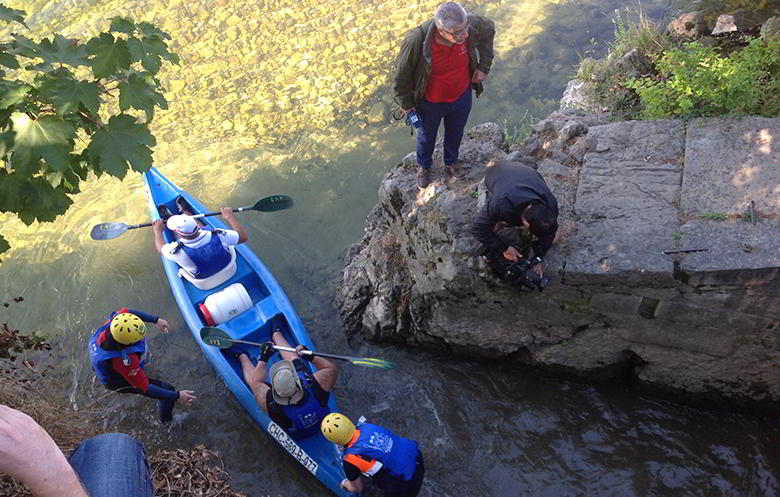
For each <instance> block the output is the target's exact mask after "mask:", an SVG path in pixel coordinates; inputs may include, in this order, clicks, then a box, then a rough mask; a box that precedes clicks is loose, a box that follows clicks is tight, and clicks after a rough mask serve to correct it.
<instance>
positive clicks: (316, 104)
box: [0, 0, 556, 262]
mask: <svg viewBox="0 0 780 497" xmlns="http://www.w3.org/2000/svg"><path fill="white" fill-rule="evenodd" d="M6 3H7V5H8V6H9V7H13V8H17V9H23V10H25V11H26V12H27V23H28V25H29V26H30V31H31V32H28V31H27V30H26V29H24V28H23V27H22V26H20V25H14V26H8V27H6V29H5V30H4V31H3V33H2V34H0V39H8V37H9V36H8V35H9V33H10V32H11V30H13V31H17V32H22V33H23V34H25V35H26V36H29V37H31V38H33V39H40V38H41V37H45V36H50V35H51V34H52V33H55V32H59V33H62V34H64V35H66V36H71V37H78V38H81V39H87V38H89V37H91V36H94V35H95V34H97V33H98V32H100V31H102V30H105V29H107V28H108V25H109V19H110V18H111V17H114V16H126V17H130V18H132V19H133V20H135V21H148V22H152V23H155V24H156V25H158V26H159V27H160V28H161V29H163V30H164V31H166V32H168V33H169V34H170V35H171V37H172V40H171V41H170V46H171V49H172V50H173V51H175V52H176V53H178V54H179V55H180V56H181V65H180V66H173V65H171V64H168V63H165V64H164V65H163V68H162V70H161V71H160V73H159V77H160V80H161V82H162V85H163V87H165V88H166V93H165V97H166V99H167V100H168V104H169V109H168V110H165V111H158V112H156V113H155V118H154V121H153V122H152V124H151V129H152V132H153V133H154V135H155V137H156V138H157V146H156V147H155V148H154V154H155V155H154V158H155V163H156V164H157V165H158V167H160V168H161V169H162V170H163V171H164V172H165V173H166V174H168V175H169V176H170V177H171V179H172V180H174V181H175V182H177V183H178V184H179V185H180V186H182V187H184V188H187V189H191V188H192V187H194V186H196V185H198V184H203V183H204V180H203V178H204V177H208V178H209V180H208V185H209V192H201V191H198V192H196V193H197V195H198V196H199V197H201V198H203V199H204V200H207V202H208V203H209V204H210V205H214V204H215V203H216V204H218V203H222V202H223V201H224V200H225V199H226V198H227V197H228V196H230V193H231V191H232V190H233V188H234V185H238V184H241V183H242V182H244V181H245V180H246V179H247V178H248V177H249V176H250V174H251V173H252V171H254V170H255V169H257V168H258V167H263V168H279V169H281V170H280V174H283V175H292V174H307V168H308V167H309V163H310V161H311V160H312V159H317V161H320V162H321V161H322V160H337V159H338V157H340V156H341V155H343V154H345V153H348V152H350V151H352V150H358V149H360V148H365V147H367V146H369V145H368V144H370V143H372V142H376V141H377V140H378V139H379V138H380V136H381V135H382V133H384V132H385V130H384V128H385V127H386V119H387V117H388V114H389V110H390V108H391V107H392V98H391V97H392V90H391V89H390V84H389V81H390V79H391V77H392V73H393V69H394V62H395V57H396V55H397V52H398V48H399V44H400V42H401V39H402V36H403V34H404V33H405V32H406V31H407V30H409V29H411V28H412V27H414V26H416V25H417V24H419V23H420V22H423V21H425V20H427V19H429V18H431V15H432V13H433V11H434V10H435V7H436V6H437V5H438V4H439V3H440V1H439V0H421V1H419V2H414V3H413V4H411V5H410V3H409V2H405V1H402V0H385V1H374V2H355V1H353V2H343V1H336V0H324V1H323V0H316V1H315V0H303V1H299V0H296V1H292V0H278V1H273V0H268V1H239V0H231V1H229V2H228V1H220V0H216V1H212V2H208V1H206V2H186V1H181V0H167V1H166V0H162V1H159V0H156V1H151V0H139V1H133V2H127V1H126V0H97V1H89V2H84V1H77V0H32V1H31V0H8V1H7V2H6ZM551 3H556V2H549V1H548V2H520V1H518V2H509V3H506V2H502V3H499V2H495V1H480V2H476V3H475V2H471V3H468V4H466V5H467V8H468V9H469V10H471V11H474V12H478V13H482V14H485V15H488V16H489V17H491V18H495V19H496V21H497V23H499V36H497V38H496V49H497V53H496V55H497V59H500V57H501V56H502V54H506V53H509V51H510V50H511V49H512V48H514V47H516V45H517V44H518V43H523V42H524V41H526V40H527V39H528V37H529V36H530V35H531V34H533V33H534V32H535V31H536V30H538V29H539V28H538V27H536V26H537V25H538V22H539V21H540V20H541V19H543V17H544V7H545V6H547V5H549V4H551ZM492 78H493V82H491V84H493V85H494V88H495V85H497V84H499V81H507V80H508V79H509V75H507V74H497V75H492ZM377 103H381V104H382V106H381V107H380V108H379V112H381V113H382V120H381V122H379V123H377V122H376V120H375V119H374V120H373V121H372V118H371V115H370V112H371V109H372V107H373V106H374V105H375V104H377ZM303 140H305V143H302V141H303ZM408 147H409V149H411V148H413V144H412V143H410V144H409V145H408ZM371 148H372V149H373V148H375V147H371ZM248 152H250V153H248ZM397 152H398V155H399V157H393V158H390V160H396V159H399V158H400V155H401V154H402V153H403V151H397ZM250 155H251V157H250ZM390 165H391V163H388V167H389V166H390ZM198 178H200V179H198ZM117 187H118V182H117V181H116V180H113V179H110V178H101V179H100V180H99V181H98V180H94V179H91V180H90V181H89V183H88V185H84V187H83V188H82V191H83V192H84V193H82V194H79V195H75V196H74V202H75V205H74V207H73V208H71V209H70V210H69V211H68V212H67V213H66V215H65V216H64V217H60V218H58V220H57V222H56V223H54V224H49V223H45V224H40V225H39V224H35V225H33V226H31V227H26V226H24V225H23V224H22V223H21V222H19V221H18V220H17V219H15V218H14V217H13V216H8V215H0V222H1V223H2V225H3V229H2V232H3V234H4V236H5V237H6V238H7V239H8V240H9V242H10V243H11V245H12V250H11V252H8V253H6V254H5V257H14V256H16V255H19V254H18V253H17V251H18V250H24V251H27V250H29V248H30V245H29V244H35V243H37V242H36V240H39V241H40V240H42V239H44V238H47V239H48V242H47V249H46V250H43V251H37V252H38V257H37V258H36V260H37V261H39V262H43V261H44V260H45V259H46V258H47V256H46V254H45V253H49V254H51V256H52V257H59V256H60V255H61V254H63V253H68V252H71V251H76V250H79V248H80V245H82V244H83V243H85V242H88V241H89V237H88V232H89V227H90V226H91V225H92V224H94V223H95V222H101V221H114V220H121V221H126V222H142V221H144V220H145V219H146V218H147V214H146V206H145V204H144V203H143V201H142V196H141V193H140V182H139V181H137V180H136V179H134V178H133V176H132V175H130V176H128V178H127V179H126V180H125V184H123V188H122V189H121V193H118V190H117ZM128 192H135V193H129V194H128ZM63 233H66V234H68V235H66V236H63ZM39 248H40V247H39ZM49 249H52V250H49Z"/></svg>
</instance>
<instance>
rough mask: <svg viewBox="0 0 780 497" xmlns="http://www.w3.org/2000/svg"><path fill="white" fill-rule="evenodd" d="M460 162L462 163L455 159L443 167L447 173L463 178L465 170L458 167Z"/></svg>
mask: <svg viewBox="0 0 780 497" xmlns="http://www.w3.org/2000/svg"><path fill="white" fill-rule="evenodd" d="M461 164H462V163H461V162H460V161H457V162H455V163H454V164H445V165H444V168H445V169H446V170H447V174H449V175H450V176H452V177H453V178H456V179H463V178H465V177H466V171H464V170H463V168H461V167H460V165H461Z"/></svg>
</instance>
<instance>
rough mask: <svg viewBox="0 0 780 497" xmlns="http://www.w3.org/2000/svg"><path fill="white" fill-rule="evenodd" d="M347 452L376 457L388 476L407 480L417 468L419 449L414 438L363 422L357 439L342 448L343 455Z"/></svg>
mask: <svg viewBox="0 0 780 497" xmlns="http://www.w3.org/2000/svg"><path fill="white" fill-rule="evenodd" d="M349 454H354V455H356V456H364V457H368V458H370V459H376V460H377V461H379V462H381V463H382V467H383V468H385V469H386V470H387V471H388V473H390V476H393V477H395V478H398V479H401V480H405V481H409V480H411V479H412V476H414V471H415V469H416V468H417V456H418V455H419V454H420V449H419V448H418V447H417V442H415V441H414V440H409V439H408V438H404V437H399V436H398V435H396V434H394V433H393V432H391V431H390V430H388V429H387V428H382V427H381V426H377V425H372V424H370V423H363V424H361V425H360V436H358V439H357V440H356V441H355V443H353V444H352V445H350V446H349V447H347V448H346V449H344V452H343V456H344V457H346V456H347V455H349Z"/></svg>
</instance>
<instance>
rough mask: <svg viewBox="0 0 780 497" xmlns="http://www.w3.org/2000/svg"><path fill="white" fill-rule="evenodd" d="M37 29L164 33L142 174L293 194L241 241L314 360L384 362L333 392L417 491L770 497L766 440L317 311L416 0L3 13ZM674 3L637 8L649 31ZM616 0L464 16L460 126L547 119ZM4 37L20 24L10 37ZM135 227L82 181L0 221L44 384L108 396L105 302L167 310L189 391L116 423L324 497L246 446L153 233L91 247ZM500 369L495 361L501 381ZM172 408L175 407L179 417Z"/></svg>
mask: <svg viewBox="0 0 780 497" xmlns="http://www.w3.org/2000/svg"><path fill="white" fill-rule="evenodd" d="M6 3H7V4H8V5H9V6H12V7H14V8H22V9H25V10H26V11H27V12H28V14H29V19H28V24H29V25H30V26H31V28H32V29H33V30H34V32H35V34H36V35H37V36H43V35H48V34H50V33H51V32H55V31H56V32H63V33H65V34H67V35H72V36H81V37H87V36H91V35H93V34H94V33H96V32H98V31H100V30H101V29H105V27H106V26H107V25H108V21H107V19H109V18H110V17H112V16H115V15H126V16H131V17H133V18H134V19H136V20H144V21H150V22H154V23H156V24H158V25H159V26H160V27H162V29H164V30H166V31H168V32H169V33H170V34H171V35H172V38H173V40H172V43H173V47H174V49H175V50H176V51H177V52H178V53H179V54H180V55H181V57H182V65H181V67H171V66H168V67H165V68H164V69H163V71H162V73H161V76H162V80H163V84H164V86H165V87H166V88H167V89H168V92H167V93H166V98H167V99H168V102H169V106H170V109H169V110H168V111H164V112H158V113H157V114H156V116H155V121H154V123H153V131H154V133H155V135H156V136H157V137H158V146H157V147H156V149H155V160H156V162H157V164H158V166H159V167H160V169H161V170H162V171H163V172H164V173H165V174H167V175H168V176H169V177H171V179H173V180H174V181H176V182H177V183H178V184H179V185H180V186H182V187H184V188H186V189H188V190H190V191H191V192H193V193H194V194H195V195H196V196H198V197H199V198H201V199H202V200H203V201H204V203H206V204H207V205H210V206H212V207H217V206H218V205H222V204H231V205H249V204H252V203H254V201H255V200H257V199H258V198H260V197H262V196H265V195H268V194H272V193H287V194H290V195H292V196H293V197H294V198H295V201H296V206H295V208H294V209H291V210H289V211H281V212H277V213H273V214H259V213H248V214H242V217H241V222H242V223H245V224H246V226H247V228H248V231H249V234H250V241H249V243H250V245H251V246H252V248H253V249H254V250H255V251H256V252H257V253H258V255H260V256H261V257H262V258H263V259H264V261H265V262H266V263H267V264H268V266H269V267H270V268H271V270H272V271H273V272H274V273H275V274H276V276H277V277H278V278H279V280H280V282H281V283H282V285H283V286H284V287H285V289H286V290H287V291H288V293H289V295H290V297H291V300H292V301H293V302H295V305H296V307H297V308H298V310H299V312H300V314H301V316H302V318H303V320H304V322H305V323H306V325H307V327H308V329H309V330H310V332H311V333H312V335H313V339H314V341H315V343H317V344H318V346H319V348H321V349H322V350H327V351H332V352H344V353H350V354H351V355H369V356H378V357H384V358H387V359H390V360H393V361H395V362H397V363H398V364H400V366H401V367H400V369H399V370H397V371H393V372H392V373H387V372H379V371H373V370H365V369H359V368H350V367H349V366H347V367H345V368H344V370H343V376H342V379H341V380H340V382H339V385H338V391H337V394H336V395H337V396H338V399H339V403H340V405H341V407H342V409H343V410H344V411H345V412H347V413H349V414H351V415H354V416H357V415H360V414H365V415H366V416H367V417H368V418H369V419H371V420H374V421H377V422H381V423H383V424H387V425H388V426H390V427H392V428H393V429H396V430H398V431H399V432H400V433H404V434H409V435H411V436H414V437H415V438H418V439H419V440H420V441H421V442H422V445H423V447H424V453H425V457H426V466H428V479H427V483H426V485H425V487H424V490H423V493H422V495H424V496H432V495H453V496H474V495H495V496H513V497H514V496H517V495H534V496H539V495H551V496H559V495H598V496H607V495H620V496H624V495H628V496H633V495H636V496H645V495H661V496H676V495H681V496H682V495H685V496H688V495H772V494H777V492H778V482H777V480H776V477H774V476H773V473H772V469H775V470H776V469H777V468H778V467H780V461H778V457H780V456H778V453H777V451H776V450H775V451H774V452H773V447H776V446H777V441H778V437H780V432H779V430H778V428H777V426H776V425H769V423H767V422H762V421H760V420H753V419H750V418H743V417H739V416H723V415H715V414H708V413H702V412H698V411H693V410H687V409H683V408H680V407H678V406H674V405H671V404H666V403H661V402H656V401H650V400H645V399H641V398H636V397H635V395H634V394H631V393H626V392H622V391H620V390H619V389H597V388H593V387H588V386H584V385H579V384H575V383H568V382H560V381H553V380H544V379H539V378H536V377H534V376H529V375H528V373H527V372H520V371H517V372H513V371H506V370H503V371H501V372H498V371H495V370H494V368H492V367H488V366H486V365H474V364H468V363H464V364H459V363H452V362H450V361H448V360H446V359H444V358H441V357H434V356H430V355H427V354H421V353H419V352H418V351H415V350H397V349H394V348H388V347H386V346H378V345H373V344H366V343H362V342H360V341H356V342H354V343H351V344H350V343H347V341H346V340H345V337H344V333H343V330H342V328H341V325H340V322H339V320H338V317H337V315H336V314H335V312H334V310H333V308H332V305H331V295H330V293H329V292H330V286H329V284H330V282H331V281H332V280H333V279H334V276H335V274H336V273H337V271H338V270H339V268H340V265H341V260H340V258H341V255H342V254H343V252H344V250H345V249H346V248H347V247H348V246H349V244H351V243H353V242H355V241H357V240H358V239H359V238H360V236H361V234H362V231H363V225H364V217H365V215H366V214H367V213H368V212H369V211H370V209H371V207H373V205H374V204H375V202H376V190H377V187H378V183H379V180H380V179H381V177H382V175H384V174H385V172H387V170H388V169H389V168H390V167H392V166H393V165H394V164H395V163H397V162H398V161H399V160H400V159H401V158H402V156H404V155H405V154H406V153H407V152H409V151H412V150H413V148H414V140H413V138H411V137H410V136H409V133H408V129H404V127H403V126H402V125H401V124H389V123H388V122H387V121H388V119H387V118H388V115H389V111H390V109H391V107H392V105H393V104H392V98H391V97H392V95H391V90H390V84H389V81H390V78H391V73H392V67H393V64H394V59H395V55H396V51H397V48H398V43H399V42H400V39H401V36H402V34H403V33H404V31H406V30H407V29H408V28H410V27H412V26H414V25H416V24H417V23H419V22H420V21H423V20H425V19H427V18H428V17H429V16H430V13H431V12H432V10H433V8H434V6H435V5H436V4H437V3H438V0H436V1H429V0H419V1H416V2H404V1H400V0H387V1H381V0H375V1H370V0H364V1H346V2H345V1H335V0H319V1H313V0H304V1H298V0H286V1H282V0H278V1H273V0H268V1H263V0H253V1H252V0H212V1H209V0H204V1H198V2H192V1H189V0H155V1H151V0H134V1H127V0H7V1H6ZM669 3H670V1H665V0H655V1H646V2H643V3H642V6H643V8H644V9H646V10H647V11H648V12H649V13H650V14H651V15H653V16H656V17H658V16H660V15H661V14H662V13H663V12H664V9H665V7H666V6H667V5H668V4H669ZM624 5H625V2H623V1H620V0H569V1H524V0H484V1H480V2H476V3H475V2H472V3H470V4H468V8H469V9H471V10H474V11H476V12H478V13H482V14H485V15H488V16H489V17H491V18H492V19H494V20H495V21H496V24H497V31H498V34H497V37H496V59H495V61H494V66H493V70H492V71H491V74H490V76H489V79H488V81H487V90H486V92H485V94H484V97H483V98H480V99H479V100H478V101H477V102H475V105H474V110H473V112H472V116H471V124H477V123H479V122H483V121H485V120H494V121H497V122H500V123H503V122H507V123H510V124H511V123H512V122H513V121H515V120H517V119H519V117H518V116H522V115H523V113H524V112H525V111H529V112H531V113H533V114H536V115H541V114H542V113H544V112H546V111H548V110H550V109H551V108H552V107H553V106H554V105H555V102H556V101H557V99H559V98H560V95H561V92H562V89H563V86H564V84H565V82H566V79H567V78H568V76H569V75H570V74H571V73H572V72H573V71H574V65H575V64H576V62H577V60H578V52H581V53H584V52H585V51H587V50H592V51H594V52H595V53H594V54H590V53H589V54H588V55H599V54H600V53H602V52H603V50H604V47H605V41H608V40H609V38H610V35H611V33H612V26H611V24H610V21H609V19H608V17H607V16H606V14H605V13H609V12H611V11H612V10H613V9H615V8H618V7H623V6H624ZM14 29H16V28H14ZM146 219H147V213H146V206H145V203H144V201H143V195H142V193H141V181H140V178H139V177H138V176H136V175H129V176H128V177H127V178H126V179H125V180H124V181H123V182H120V181H118V180H116V179H113V178H109V177H102V178H100V179H94V178H93V179H91V180H90V181H89V182H88V183H86V184H85V185H84V187H83V193H82V194H80V195H78V196H77V198H76V199H75V205H74V207H73V208H71V209H70V210H69V211H68V213H67V214H66V215H64V216H62V217H60V218H59V219H58V220H57V222H55V223H49V224H42V225H33V226H31V227H25V226H23V225H22V224H21V223H19V222H18V221H16V220H15V219H12V218H8V217H7V216H5V217H3V216H0V222H2V232H3V233H4V235H5V236H6V237H7V238H8V239H9V241H10V242H11V244H12V245H13V249H12V250H11V251H10V252H9V253H6V254H4V257H3V259H4V262H3V264H2V266H0V278H1V279H2V281H3V290H4V292H3V293H4V295H3V298H5V299H7V298H10V297H11V296H16V295H23V296H24V297H25V302H24V304H23V305H16V306H12V307H11V308H9V309H4V310H3V311H2V312H3V314H2V316H0V319H2V320H3V321H6V320H7V321H9V322H13V323H14V325H15V326H16V327H19V328H21V329H24V330H29V331H32V330H39V331H41V332H43V333H45V334H47V335H49V336H57V338H58V342H57V347H55V363H54V364H53V367H54V368H55V371H58V372H62V375H61V377H62V378H63V385H64V388H65V389H66V391H67V392H68V393H69V394H70V395H71V396H72V398H73V399H74V401H75V402H77V403H78V405H81V406H84V405H87V404H89V403H90V402H93V401H94V399H97V398H98V397H100V396H101V395H103V394H104V393H105V390H104V389H103V388H102V387H101V386H100V385H96V384H95V383H94V379H93V375H92V374H91V372H90V370H89V365H88V363H87V356H86V353H82V352H84V351H85V341H86V337H87V335H88V333H89V330H90V329H92V328H94V327H95V326H97V325H99V324H100V322H101V320H102V319H104V318H105V315H106V314H107V313H108V312H110V311H111V310H113V309H115V308H116V307H119V306H122V305H127V306H130V307H134V308H139V309H144V310H147V311H149V312H152V313H157V314H160V315H162V316H164V317H166V318H168V319H169V321H170V322H171V325H172V327H173V329H174V332H172V333H171V334H169V335H164V336H163V335H159V334H158V333H157V331H156V330H151V331H150V344H151V347H152V348H153V351H154V357H153V362H152V365H151V366H150V368H151V372H152V374H153V375H157V376H160V377H163V378H165V379H166V380H169V381H171V382H172V383H174V384H175V385H176V386H177V387H179V388H192V389H194V390H196V393H197V394H198V397H199V398H198V402H197V404H198V405H197V407H195V408H193V409H192V410H191V411H189V412H190V413H191V415H190V416H189V417H187V418H186V419H184V420H183V421H182V424H181V425H180V426H178V427H173V428H172V429H171V430H170V431H169V430H167V429H165V428H161V427H159V425H157V421H156V413H155V405H154V403H153V402H145V401H144V399H137V398H130V397H124V398H123V397H119V396H109V397H108V398H107V399H104V400H101V401H100V402H101V403H103V404H104V405H107V406H111V407H114V408H115V414H114V415H113V416H112V418H111V419H109V420H107V426H108V427H110V428H112V429H120V430H124V431H130V432H132V433H134V434H135V435H137V436H138V437H140V438H141V439H142V440H144V442H145V443H146V444H147V446H149V447H150V448H152V449H153V448H155V447H160V446H168V447H176V446H186V445H190V444H194V443H206V444H207V445H209V446H210V447H212V448H214V449H217V450H219V451H220V452H221V454H222V455H223V457H224V460H225V464H226V467H227V468H228V469H229V470H230V472H231V474H232V475H233V478H234V481H235V482H236V485H237V487H238V488H239V489H241V490H242V491H244V492H246V493H247V494H248V495H265V494H272V495H276V494H282V495H307V496H314V495H324V490H323V489H322V487H321V486H319V484H317V483H316V481H315V480H314V479H312V478H309V477H308V476H307V475H305V474H303V473H302V472H301V470H300V468H299V467H298V466H297V465H296V464H295V463H293V461H292V459H291V458H288V457H286V456H281V455H280V454H281V453H280V451H279V449H278V447H276V446H275V445H274V442H272V441H270V440H269V439H268V438H267V437H265V436H264V435H262V434H260V433H258V432H257V431H256V429H255V428H254V427H253V425H252V423H251V422H250V420H249V418H248V417H247V416H246V415H244V414H243V412H242V410H241V409H240V407H239V406H238V405H237V404H236V403H235V402H234V401H233V400H232V398H231V397H230V396H229V394H228V393H227V391H226V389H225V387H224V385H223V384H222V382H221V381H220V380H218V379H216V377H215V375H214V373H213V371H212V370H211V368H210V367H209V366H208V364H207V363H206V361H205V360H204V359H203V357H202V355H201V354H200V352H199V350H198V348H197V346H196V345H195V343H194V341H193V340H192V338H191V337H190V336H189V332H187V331H186V328H185V324H184V322H183V320H182V319H181V317H180V315H179V313H178V310H177V307H176V304H175V302H174V301H173V298H172V296H171V293H170V290H169V289H168V286H167V283H166V281H165V278H164V275H163V274H162V273H161V271H160V270H159V269H160V262H159V257H158V256H157V254H156V252H155V251H154V248H153V243H152V233H151V231H149V230H134V231H130V232H127V233H125V234H124V235H123V236H122V237H120V238H118V239H116V240H110V241H105V242H100V243H98V242H94V241H92V240H90V239H89V235H88V233H89V230H90V228H91V227H92V226H93V225H94V224H97V223H99V222H104V221H123V222H141V221H144V220H146ZM503 369H505V368H503ZM182 412H183V411H182Z"/></svg>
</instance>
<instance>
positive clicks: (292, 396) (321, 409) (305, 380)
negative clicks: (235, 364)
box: [231, 331, 339, 438]
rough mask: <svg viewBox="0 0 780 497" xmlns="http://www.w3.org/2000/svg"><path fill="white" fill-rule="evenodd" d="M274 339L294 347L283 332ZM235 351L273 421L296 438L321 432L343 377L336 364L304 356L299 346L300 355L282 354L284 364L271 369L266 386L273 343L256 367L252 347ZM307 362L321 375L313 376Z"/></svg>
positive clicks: (266, 345)
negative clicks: (334, 394) (332, 395)
mask: <svg viewBox="0 0 780 497" xmlns="http://www.w3.org/2000/svg"><path fill="white" fill-rule="evenodd" d="M271 339H272V340H273V343H274V345H278V346H281V347H290V344H289V343H288V342H287V340H285V338H284V336H283V335H282V333H281V332H280V331H274V333H273V335H272V336H271ZM231 350H235V351H236V352H237V355H238V360H239V361H241V369H242V371H243V373H244V380H245V381H246V383H247V384H248V385H249V387H250V388H251V389H252V394H253V395H254V396H255V401H256V402H257V404H258V405H259V406H260V407H261V408H262V409H263V410H264V411H266V412H267V413H268V416H269V417H270V418H271V421H273V422H274V423H276V424H277V425H279V426H281V427H282V428H284V430H285V431H286V432H287V433H288V434H289V435H290V436H291V437H293V438H303V437H307V436H309V435H312V434H314V433H317V432H318V431H319V429H320V422H321V421H322V420H323V418H325V416H327V415H328V413H329V412H330V408H329V407H328V398H329V397H330V392H331V391H332V390H333V387H334V386H335V385H336V380H337V379H338V375H339V367H338V366H337V365H336V364H335V363H334V362H331V361H329V360H328V359H325V358H324V357H319V356H312V355H309V354H301V351H303V350H305V347H304V346H303V345H298V347H296V349H295V350H296V352H288V351H284V350H282V351H280V353H281V355H282V360H280V361H277V362H276V363H275V364H274V365H273V366H272V367H271V374H270V376H271V384H270V385H269V384H268V383H266V382H265V378H266V367H267V363H268V359H269V358H270V357H271V356H272V355H273V353H274V352H275V351H274V348H273V347H272V346H271V344H270V343H264V344H263V346H262V347H261V348H260V354H259V356H258V357H257V364H256V365H255V364H253V361H252V359H250V357H249V355H248V353H250V354H251V353H252V352H253V351H252V349H250V348H249V347H246V346H243V345H240V344H236V345H234V346H233V347H232V348H231ZM254 350H255V351H256V350H257V348H256V347H255V348H254ZM304 361H311V362H312V363H313V364H314V366H315V367H316V368H317V371H316V372H315V373H312V372H311V370H310V368H309V366H308V364H307V363H306V362H304Z"/></svg>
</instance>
